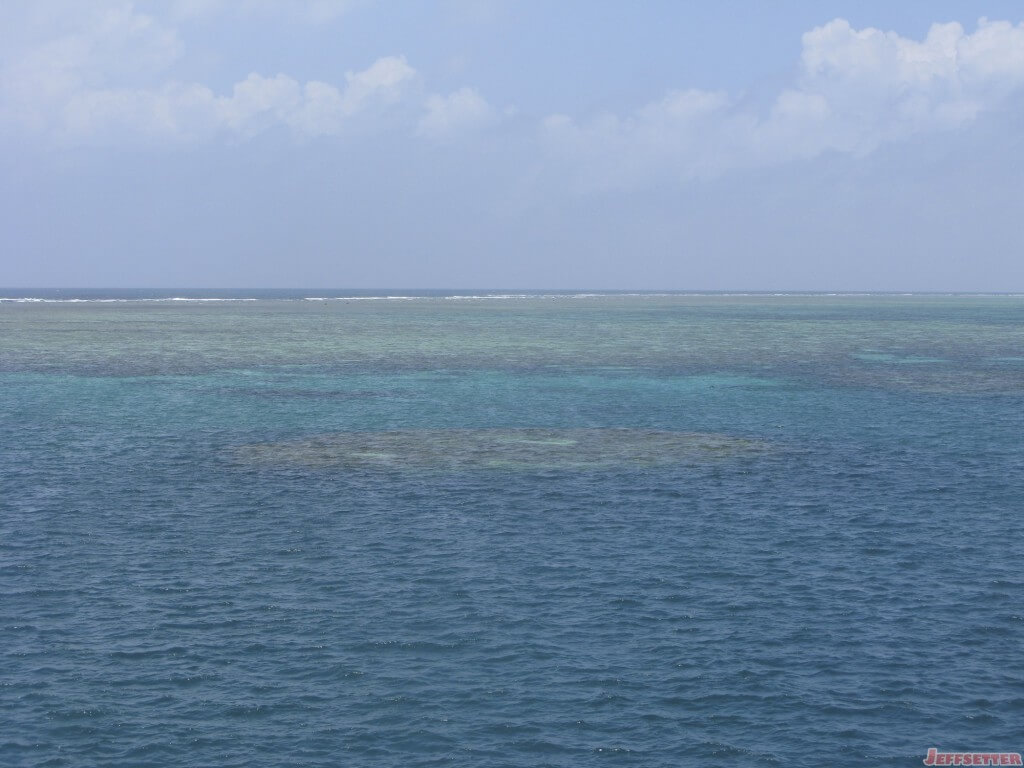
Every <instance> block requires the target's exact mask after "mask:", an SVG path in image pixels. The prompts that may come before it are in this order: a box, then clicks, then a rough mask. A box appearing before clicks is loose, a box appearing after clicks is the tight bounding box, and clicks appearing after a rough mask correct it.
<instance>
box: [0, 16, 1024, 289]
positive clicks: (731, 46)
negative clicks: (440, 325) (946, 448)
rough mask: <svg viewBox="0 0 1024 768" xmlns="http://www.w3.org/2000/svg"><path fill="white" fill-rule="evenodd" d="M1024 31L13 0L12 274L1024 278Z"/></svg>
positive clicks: (49, 282)
mask: <svg viewBox="0 0 1024 768" xmlns="http://www.w3.org/2000/svg"><path fill="white" fill-rule="evenodd" d="M1022 22H1024V5H1022V4H1021V3H1019V2H1017V1H1016V0H1014V1H1012V2H1001V1H998V0H992V1H991V2H986V1H985V0H972V1H971V2H952V1H951V0H929V1H928V2H913V1H912V0H906V1H905V2H900V3H892V2H876V1H875V0H857V2H851V1H850V0H846V2H834V1H832V0H813V2H811V1H808V2H800V1H798V0H779V2H773V3H764V2H753V1H751V2H737V1H735V0H718V1H716V2H708V1H705V2H700V3H698V2H689V1H687V0H666V1H664V2H661V1H659V0H648V1H647V2H635V3H634V2H621V1H619V2H610V1H604V0H554V1H552V0H433V1H431V0H403V1H402V2H398V1H397V0H395V1H393V2H387V1H385V0H376V1H375V0H289V1H287V2H286V1H284V0H162V1H158V0H137V2H123V1H121V0H90V2H81V0H2V2H0V285H2V286H7V287H81V288H101V287H108V288H128V287H153V288H189V287H191V288H200V287H209V288H217V287H222V288H250V287H251V288H256V287H260V288H320V287H330V288H385V287H394V288H422V289H426V288H463V289H464V288H523V289H526V288H538V289H540V288H549V289H573V288H578V289H629V290H763V291H786V290H822V291H833V290H837V291H968V292H972V291H1024V162H1022V160H1024V23H1022Z"/></svg>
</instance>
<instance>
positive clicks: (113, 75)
mask: <svg viewBox="0 0 1024 768" xmlns="http://www.w3.org/2000/svg"><path fill="white" fill-rule="evenodd" d="M52 3H57V5H55V6H54V7H55V8H58V9H60V8H63V9H64V10H61V11H60V13H51V14H50V16H51V21H52V20H53V19H60V20H62V23H60V24H56V22H54V25H51V26H53V29H52V30H51V34H50V35H49V36H48V37H47V36H45V35H43V36H42V37H40V38H39V39H37V40H35V41H34V42H32V43H31V44H27V45H22V46H14V47H12V48H11V50H10V51H9V52H8V53H6V54H3V58H2V59H0V130H3V131H4V132H5V133H7V134H8V135H10V134H12V133H13V134H17V135H19V136H21V137H26V136H27V137H31V138H32V139H34V140H37V141H42V142H56V143H63V144H71V145H75V144H88V145H104V144H119V143H124V142H131V141H137V142H151V143H157V144H160V143H165V144H185V145H187V144H190V143H196V142H208V141H213V140H218V139H225V138H227V139H230V140H233V141H244V140H247V139H250V138H252V137H254V136H257V135H259V134H261V133H264V132H266V131H271V130H275V129H276V130H284V131H286V132H287V133H289V134H290V135H291V136H292V137H294V138H295V139H298V140H307V139H312V138H316V137H323V136H343V135H345V134H346V133H347V131H348V128H349V126H350V125H352V123H353V121H355V120H356V119H357V118H358V119H361V120H367V121H371V122H372V121H379V120H383V119H385V117H386V115H388V114H390V113H391V111H393V112H394V113H395V114H396V115H399V116H398V117H395V118H394V119H397V120H403V121H405V123H404V125H405V128H406V133H407V134H408V135H409V136H412V137H418V138H420V139H424V140H429V141H432V142H442V143H444V142H448V143H451V142H456V141H459V140H462V139H463V138H464V137H466V136H467V135H469V134H471V133H473V132H476V131H479V130H480V129H481V128H484V127H486V126H488V125H492V124H494V123H496V122H497V121H499V120H501V119H502V117H503V116H504V115H505V114H508V113H509V111H508V110H506V111H505V112H502V111H499V110H496V109H494V108H493V107H492V106H491V104H489V103H488V101H487V100H485V99H484V97H483V96H482V95H481V94H480V93H479V92H478V91H477V90H475V89H473V88H469V87H462V88H458V89H456V90H454V91H452V92H450V93H448V94H447V95H444V94H439V93H430V92H429V90H428V89H427V88H426V86H425V85H424V83H423V77H422V76H421V75H420V74H419V73H418V72H417V71H416V70H415V69H414V68H413V66H412V65H411V64H410V63H409V62H408V61H407V60H406V59H405V57H404V56H402V55H386V56H382V57H380V58H378V59H377V60H376V61H374V62H373V63H372V64H370V65H369V66H368V67H366V68H365V69H361V70H353V71H350V72H348V73H347V74H346V75H345V77H344V81H343V82H328V81H326V80H308V81H300V80H298V79H296V78H294V77H291V76H289V75H287V74H284V73H279V74H274V75H267V74H261V73H258V72H252V73H251V74H249V75H248V76H247V77H245V78H244V79H242V80H240V81H238V82H236V83H235V84H234V85H233V86H231V87H230V88H229V89H227V90H226V91H223V92H220V93H218V92H216V91H215V90H214V89H213V88H211V87H210V86H208V85H206V84H203V83H200V82H183V81H180V80H176V79H174V78H173V77H171V76H170V75H169V74H168V73H169V72H170V71H171V70H172V69H173V66H174V64H175V63H176V62H179V61H180V60H181V59H182V58H183V57H184V56H185V55H186V46H185V45H184V43H183V41H182V39H181V35H180V34H179V30H178V28H177V27H176V26H175V25H174V24H173V23H172V22H171V21H168V19H177V20H178V21H180V20H181V19H183V18H191V19H193V20H195V19H200V18H203V17H207V16H209V15H211V14H215V13H221V14H223V13H227V12H228V10H230V11H231V12H232V13H247V14H265V13H270V12H271V11H273V12H275V13H279V12H284V11H282V9H285V10H287V11H288V12H289V13H290V14H292V15H293V16H295V15H297V16H298V17H301V18H304V19H308V20H315V19H321V20H330V19H335V18H337V17H338V16H340V15H341V14H343V13H344V12H345V11H346V10H347V9H348V8H349V7H350V6H351V5H352V2H351V1H350V0H303V2H296V3H293V4H285V5H281V4H279V3H273V2H270V1H269V0H245V2H242V3H238V4H228V3H225V2H223V1H222V0H177V2H175V3H173V4H172V5H171V6H169V7H170V8H171V12H170V13H169V15H168V18H165V19H161V18H157V17H156V16H153V15H148V14H146V13H143V12H141V11H139V10H138V9H137V8H136V7H135V6H134V5H132V4H131V3H116V2H114V3H96V4H90V5H89V6H88V7H87V9H85V10H83V6H80V5H79V6H61V5H59V0H52ZM38 7H43V8H46V7H49V6H47V5H46V4H45V3H43V4H41V5H40V6H38ZM44 15H45V14H44ZM2 16H3V13H2V12H0V20H2ZM69 19H70V21H69ZM796 72H797V74H796V76H795V77H794V80H793V82H792V83H791V84H789V85H788V86H787V87H784V88H782V89H781V90H780V91H779V92H777V93H775V94H773V95H771V96H770V97H769V98H768V99H767V100H766V101H762V102H761V103H762V104H763V106H757V105H754V104H752V103H751V100H749V99H748V98H746V97H742V96H737V95H734V94H729V93H726V92H719V91H707V90H701V89H697V88H691V89H686V90H674V91H670V92H668V93H666V94H665V95H664V96H663V97H662V98H660V99H658V100H656V101H653V102H651V103H649V104H646V105H644V106H641V107H640V108H638V109H636V110H634V111H633V112H631V113H629V114H613V113H609V114H602V115H596V116H590V117H579V116H572V115H564V114H554V115H549V116H547V117H544V118H536V119H533V120H530V119H528V118H524V119H519V120H518V121H517V125H518V129H519V130H520V134H521V137H522V135H523V134H524V132H525V134H528V136H527V139H528V142H531V143H532V146H533V147H534V152H535V153H536V154H535V156H536V158H537V162H538V163H539V164H540V165H541V166H542V167H543V168H545V169H546V171H547V172H549V173H553V174H558V175H559V177H560V178H563V179H568V180H569V182H570V183H571V184H572V185H574V186H575V187H577V188H579V189H584V190H600V189H606V188H629V187H632V186H635V185H638V184H648V183H650V182H651V181H652V180H658V179H665V178H669V179H675V180H680V179H682V180H686V179H694V178H708V177H713V176H717V175H720V174H722V173H723V172H727V171H729V170H732V169H736V168H751V167H762V166H767V165H774V164H780V163H786V162H791V161H799V160H802V159H809V158H813V157H817V156H819V155H822V154H824V153H829V152H837V153H844V154H852V155H864V154H867V153H869V152H872V151H873V150H875V149H876V148H878V147H879V146H880V145H882V144H884V143H889V142H898V141H905V140H907V139H910V138H912V137H914V136H916V135H920V134H925V133H929V132H936V131H950V130H956V129H959V128H961V127H963V126H966V125H968V124H970V123H971V122H973V121H974V120H976V119H977V118H978V117H979V116H980V115H982V114H983V113H985V112H987V111H991V110H995V109H998V108H1000V107H1001V106H1002V105H1003V104H1004V103H1005V102H1006V101H1007V99H1009V98H1011V97H1012V96H1014V95H1015V94H1017V93H1019V91H1020V89H1021V87H1022V85H1024V24H1021V25H1016V26H1015V25H1013V24H1011V23H1009V22H1005V21H988V20H986V19H981V20H980V21H979V22H978V24H977V27H976V28H975V30H974V31H972V32H967V31H965V29H964V28H963V27H962V26H961V25H960V24H958V23H949V24H935V25H933V26H932V27H931V29H930V30H929V32H928V34H927V35H926V36H925V38H924V39H923V40H913V39H910V38H907V37H903V36H900V35H899V34H896V33H894V32H883V31H881V30H878V29H872V28H867V29H861V30H857V29H854V28H853V27H851V25H850V24H849V23H848V22H847V21H845V20H843V19H836V20H834V21H831V22H829V23H828V24H825V25H823V26H821V27H817V28H815V29H812V30H810V31H809V32H807V33H806V34H804V35H803V39H802V51H801V52H800V58H799V62H798V65H797V68H796ZM397 107H401V109H397ZM520 114H521V113H520Z"/></svg>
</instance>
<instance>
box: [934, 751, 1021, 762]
mask: <svg viewBox="0 0 1024 768" xmlns="http://www.w3.org/2000/svg"><path fill="white" fill-rule="evenodd" d="M924 764H925V765H1022V763H1021V761H1020V752H939V750H937V749H936V748H935V747H931V748H930V749H929V750H928V757H926V758H925V759H924Z"/></svg>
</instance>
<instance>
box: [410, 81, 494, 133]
mask: <svg viewBox="0 0 1024 768" xmlns="http://www.w3.org/2000/svg"><path fill="white" fill-rule="evenodd" d="M425 107H426V112H425V114H424V115H423V117H422V118H421V119H420V123H419V128H418V129H417V133H418V134H419V135H421V136H426V137H428V138H431V139H434V140H437V141H444V140H446V139H451V138H455V137H457V136H459V135H462V134H464V133H466V132H468V131H472V130H475V129H478V128H481V127H483V126H485V125H487V124H489V123H492V122H494V121H495V120H496V119H497V114H496V112H495V110H494V108H493V107H491V105H490V104H488V103H487V102H486V101H485V100H484V99H483V97H481V96H480V94H479V93H477V92H476V91H475V90H473V89H472V88H460V89H459V90H457V91H455V92H454V93H450V94H448V95H447V96H440V95H437V94H434V95H433V96H430V97H429V98H428V99H427V102H426V105H425Z"/></svg>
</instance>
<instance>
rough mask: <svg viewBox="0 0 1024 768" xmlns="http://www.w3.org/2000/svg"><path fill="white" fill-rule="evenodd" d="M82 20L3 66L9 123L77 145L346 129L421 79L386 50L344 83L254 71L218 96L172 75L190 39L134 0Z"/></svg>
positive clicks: (4, 112)
mask: <svg viewBox="0 0 1024 768" xmlns="http://www.w3.org/2000/svg"><path fill="white" fill-rule="evenodd" d="M57 8H58V6H57V5H55V6H53V8H52V9H51V10H53V9H57ZM45 21H49V20H45ZM75 21H76V22H77V23H76V24H75V26H74V28H73V29H71V30H70V31H67V32H66V33H65V34H62V35H58V36H56V37H53V38H51V39H44V40H42V41H39V42H37V43H36V44H35V45H31V46H28V47H26V48H24V50H21V51H18V52H17V53H16V55H10V56H8V57H7V58H6V60H4V61H2V63H0V127H6V128H7V129H8V130H16V131H22V132H28V133H30V134H32V135H35V136H37V137H49V138H50V139H54V140H57V141H61V142H65V143H73V144H74V143H89V144H92V143H106V142H109V141H125V140H143V141H145V140H159V141H194V140H200V139H208V138H210V137H213V136H216V135H220V134H225V135H233V136H238V137H242V138H246V137H251V136H254V135H256V134H258V133H260V132H262V131H264V130H267V129H270V128H273V127H275V126H278V125H283V126H286V127H288V128H289V129H290V130H291V131H292V132H293V133H294V134H295V135H296V136H299V137H314V136H320V135H327V134H337V133H340V132H342V131H343V130H344V128H345V126H346V125H347V123H348V122H349V121H350V120H351V119H352V118H353V117H354V116H355V115H357V114H358V113H360V112H363V111H367V110H370V109H372V108H374V107H375V106H377V105H388V104H393V103H395V102H396V101H399V100H400V99H401V97H402V94H403V93H404V90H405V86H406V85H407V84H408V83H409V81H410V80H412V79H413V78H414V77H415V75H416V72H415V70H414V69H413V68H412V67H410V66H409V64H408V62H406V60H405V58H404V57H401V56H387V57H383V58H380V59H378V60H377V61H375V62H374V63H373V64H372V65H371V66H370V67H368V68H367V69H365V70H362V71H358V72H349V73H347V74H346V75H345V83H344V85H343V86H342V87H341V88H339V87H336V86H334V85H331V84H329V83H325V82H319V81H316V80H311V81H309V82H306V83H300V82H298V81H297V80H295V79H293V78H291V77H289V76H287V75H284V74H278V75H276V76H274V77H266V76H263V75H260V74H257V73H253V74H250V75H249V76H248V77H247V78H246V79H244V80H242V81H240V82H238V83H235V85H234V86H233V88H232V89H231V92H230V93H229V94H226V95H218V94H216V93H214V92H213V91H212V90H211V89H210V88H209V87H207V86H206V85H203V84H201V83H182V82H178V81H175V80H173V79H166V72H167V70H168V69H169V68H170V67H171V66H172V65H173V64H174V63H175V62H176V61H177V60H178V58H179V57H180V56H181V54H182V49H183V46H182V44H181V41H180V40H179V38H178V35H177V33H176V31H175V30H174V29H173V28H171V27H168V26H166V25H164V24H162V23H161V22H160V21H159V20H157V19H156V18H154V17H152V16H148V15H146V14H144V13H140V12H138V11H136V10H135V9H134V8H133V6H132V5H131V4H130V3H117V4H107V5H104V4H102V3H100V4H98V5H96V6H95V7H94V9H93V12H92V13H85V14H82V15H80V16H78V17H76V18H75ZM161 78H165V79H163V82H161ZM154 81H156V84H155V85H154V84H153V83H154Z"/></svg>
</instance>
